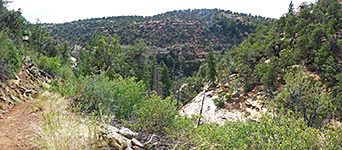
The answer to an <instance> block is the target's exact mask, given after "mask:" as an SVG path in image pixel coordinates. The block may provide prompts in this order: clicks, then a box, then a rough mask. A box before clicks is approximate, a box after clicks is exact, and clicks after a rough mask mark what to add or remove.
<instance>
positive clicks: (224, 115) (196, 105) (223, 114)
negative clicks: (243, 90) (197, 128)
mask: <svg viewBox="0 0 342 150" xmlns="http://www.w3.org/2000/svg"><path fill="white" fill-rule="evenodd" d="M213 93H214V91H209V92H205V95H206V97H205V99H204V103H203V104H204V105H203V113H202V116H203V123H208V122H215V123H218V124H221V125H223V124H224V123H225V122H226V121H237V120H245V119H246V118H245V117H244V113H243V112H238V111H229V110H227V109H224V108H223V109H221V108H219V107H217V106H216V105H215V104H214V101H213V99H215V98H218V96H217V95H213ZM208 95H212V97H209V96H208ZM203 96H204V91H203V92H201V93H200V94H198V95H197V96H196V97H195V98H194V100H193V101H192V102H191V103H188V104H187V105H185V106H184V107H183V108H182V109H181V110H180V111H179V114H180V115H182V116H184V115H188V116H191V115H199V113H200V109H201V105H202V100H203Z"/></svg>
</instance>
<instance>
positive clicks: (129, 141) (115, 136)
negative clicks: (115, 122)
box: [100, 124, 144, 149]
mask: <svg viewBox="0 0 342 150" xmlns="http://www.w3.org/2000/svg"><path fill="white" fill-rule="evenodd" d="M100 136H101V138H103V139H105V140H107V141H108V145H109V146H110V147H112V148H114V149H137V148H133V146H135V147H138V148H139V149H140V148H143V147H144V145H143V144H141V143H140V142H139V141H138V140H137V139H135V138H134V137H136V136H138V133H136V132H133V131H131V130H130V129H128V128H125V127H122V128H121V129H118V128H116V127H114V126H111V125H105V124H102V125H100Z"/></svg>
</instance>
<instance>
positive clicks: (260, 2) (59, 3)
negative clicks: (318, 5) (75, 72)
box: [8, 0, 316, 23]
mask: <svg viewBox="0 0 342 150" xmlns="http://www.w3.org/2000/svg"><path fill="white" fill-rule="evenodd" d="M12 1H13V3H11V4H9V5H8V6H9V7H8V8H9V9H14V10H18V9H19V8H20V9H21V12H22V14H23V16H24V17H25V18H26V20H28V21H29V22H31V23H34V22H36V20H37V19H39V20H40V22H42V23H63V22H71V21H74V20H79V19H88V18H99V17H109V16H123V15H125V16H127V15H139V16H153V15H157V14H160V13H165V12H168V11H173V10H184V9H202V8H207V9H212V8H218V9H223V10H231V11H232V12H239V13H245V14H250V13H251V14H252V15H260V16H264V17H271V18H279V17H281V16H282V15H283V14H284V13H286V12H287V10H288V6H289V4H290V1H291V0H12ZM315 1H316V0H293V3H294V5H295V8H297V7H298V6H299V5H300V4H301V3H302V2H308V3H311V2H312V3H315Z"/></svg>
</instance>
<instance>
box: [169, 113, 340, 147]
mask: <svg viewBox="0 0 342 150" xmlns="http://www.w3.org/2000/svg"><path fill="white" fill-rule="evenodd" d="M175 122H176V125H175V126H174V127H175V128H173V129H172V131H171V132H170V134H171V135H169V136H170V137H172V138H175V140H176V141H177V145H174V146H175V147H174V149H340V148H341V141H340V140H339V139H340V138H342V134H341V130H340V129H339V128H337V129H324V130H325V133H322V132H320V130H319V129H315V128H311V127H307V126H306V124H305V122H304V120H303V119H301V118H299V119H298V118H296V117H294V116H291V115H289V114H286V115H278V116H276V117H272V116H268V115H264V116H263V117H262V118H260V119H259V121H258V122H254V121H246V122H239V121H237V122H227V123H226V124H225V125H222V126H221V125H218V124H203V125H201V126H198V127H197V126H196V123H195V122H196V121H195V120H189V119H188V118H183V117H177V119H176V121H175ZM322 137H324V138H322Z"/></svg>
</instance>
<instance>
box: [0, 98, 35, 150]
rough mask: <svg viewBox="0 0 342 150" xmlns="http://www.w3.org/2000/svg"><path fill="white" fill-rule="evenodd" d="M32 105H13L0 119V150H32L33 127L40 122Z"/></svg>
mask: <svg viewBox="0 0 342 150" xmlns="http://www.w3.org/2000/svg"><path fill="white" fill-rule="evenodd" d="M32 106H33V104H32V103H30V102H23V103H18V104H16V105H14V107H12V108H11V109H9V110H8V112H7V113H4V114H2V118H1V119H0V150H32V149H37V148H36V147H34V146H33V145H32V140H33V139H34V138H35V129H34V125H35V124H37V123H39V122H40V120H41V114H40V112H38V111H34V109H33V107H32Z"/></svg>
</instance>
